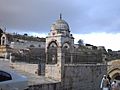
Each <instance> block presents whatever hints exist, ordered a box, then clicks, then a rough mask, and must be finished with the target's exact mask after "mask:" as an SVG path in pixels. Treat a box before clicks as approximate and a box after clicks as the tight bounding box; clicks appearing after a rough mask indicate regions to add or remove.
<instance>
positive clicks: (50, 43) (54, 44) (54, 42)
mask: <svg viewBox="0 0 120 90" xmlns="http://www.w3.org/2000/svg"><path fill="white" fill-rule="evenodd" d="M50 47H58V43H57V42H56V40H55V41H51V42H49V43H48V46H47V48H50Z"/></svg>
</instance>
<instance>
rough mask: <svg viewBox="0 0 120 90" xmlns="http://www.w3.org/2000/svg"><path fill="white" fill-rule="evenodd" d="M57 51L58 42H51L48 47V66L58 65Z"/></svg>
mask: <svg viewBox="0 0 120 90" xmlns="http://www.w3.org/2000/svg"><path fill="white" fill-rule="evenodd" d="M57 49H58V44H57V42H56V41H51V42H50V43H49V44H48V47H47V64H56V63H57Z"/></svg>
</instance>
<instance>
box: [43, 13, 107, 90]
mask: <svg viewBox="0 0 120 90" xmlns="http://www.w3.org/2000/svg"><path fill="white" fill-rule="evenodd" d="M103 52H105V51H104V49H103V48H100V47H96V48H94V46H91V48H90V47H88V46H77V45H75V44H74V37H73V36H72V34H71V33H70V28H69V25H68V23H67V22H66V21H65V20H63V19H62V16H61V15H60V18H59V19H58V20H56V21H55V22H54V23H53V24H52V26H51V31H50V33H49V34H48V36H47V37H46V67H45V76H46V77H49V78H52V79H54V80H57V81H60V82H61V90H100V88H99V86H100V81H101V78H102V76H103V75H104V74H106V73H107V66H106V64H104V61H103V59H104V58H103V55H105V53H103Z"/></svg>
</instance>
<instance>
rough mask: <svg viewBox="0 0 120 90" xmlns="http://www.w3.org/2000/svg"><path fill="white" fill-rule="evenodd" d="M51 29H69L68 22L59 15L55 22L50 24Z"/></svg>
mask: <svg viewBox="0 0 120 90" xmlns="http://www.w3.org/2000/svg"><path fill="white" fill-rule="evenodd" d="M51 30H62V31H63V30H68V31H69V25H68V23H67V22H66V21H65V20H63V19H62V16H61V15H60V19H58V20H57V21H56V22H54V23H53V24H52V26H51Z"/></svg>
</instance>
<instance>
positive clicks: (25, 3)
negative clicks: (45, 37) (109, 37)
mask: <svg viewBox="0 0 120 90" xmlns="http://www.w3.org/2000/svg"><path fill="white" fill-rule="evenodd" d="M119 3H120V1H119V0H114V1H113V0H104V1H103V0H71V1H70V0H0V25H4V26H5V27H6V28H7V29H8V30H7V31H9V32H38V33H47V32H49V30H50V26H51V24H52V23H53V22H54V21H55V20H56V19H57V18H59V13H63V18H64V19H65V20H66V21H67V22H68V24H69V25H70V27H71V31H72V32H73V33H89V32H120V30H119V29H120V27H119V24H120V22H119V20H120V17H119V16H120V12H119V11H120V6H119Z"/></svg>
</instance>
